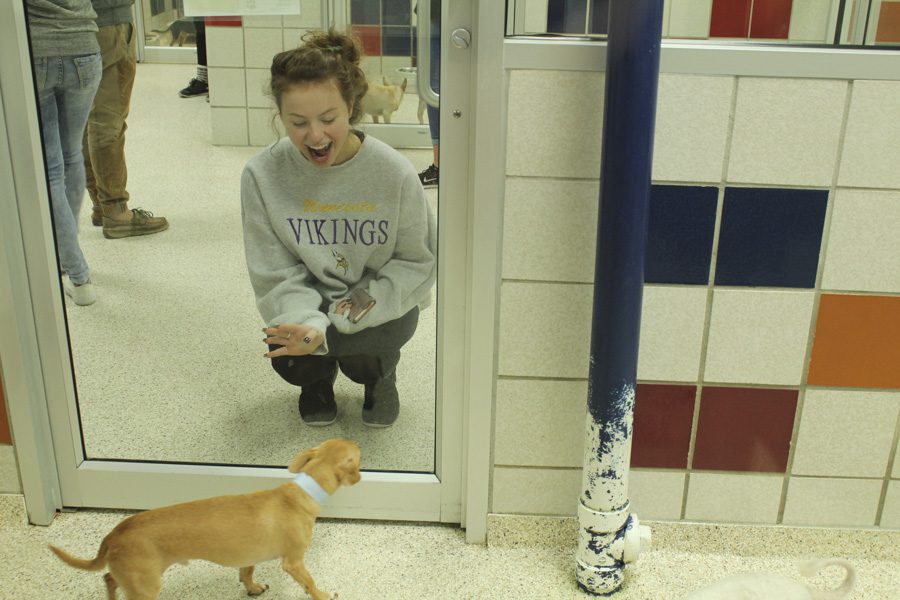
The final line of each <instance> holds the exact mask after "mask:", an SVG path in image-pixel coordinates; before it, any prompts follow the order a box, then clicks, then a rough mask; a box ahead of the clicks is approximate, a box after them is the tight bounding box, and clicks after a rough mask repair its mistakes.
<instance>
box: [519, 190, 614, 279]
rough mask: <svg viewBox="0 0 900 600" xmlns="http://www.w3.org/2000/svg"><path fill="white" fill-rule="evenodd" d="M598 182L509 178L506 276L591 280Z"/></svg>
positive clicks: (594, 252)
mask: <svg viewBox="0 0 900 600" xmlns="http://www.w3.org/2000/svg"><path fill="white" fill-rule="evenodd" d="M599 204H600V184H599V182H598V181H579V180H564V179H535V178H531V177H529V178H521V177H509V178H507V180H506V200H505V202H504V216H503V277H504V278H505V279H535V280H542V281H568V282H583V283H591V282H593V280H594V256H595V254H596V247H597V210H598V206H599Z"/></svg>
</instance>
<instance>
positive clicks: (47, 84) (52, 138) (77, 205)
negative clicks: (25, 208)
mask: <svg viewBox="0 0 900 600" xmlns="http://www.w3.org/2000/svg"><path fill="white" fill-rule="evenodd" d="M33 66H34V76H35V83H36V84H37V90H38V102H39V103H40V109H41V132H42V134H43V138H44V159H45V161H46V163H47V179H48V180H49V184H50V204H51V206H52V209H53V227H54V229H55V231H56V251H57V256H58V257H59V263H60V267H61V269H62V270H63V271H65V272H66V273H68V275H69V279H70V280H71V281H72V283H76V284H82V283H85V282H87V281H88V280H89V279H90V270H89V269H88V265H87V261H86V260H85V258H84V254H83V253H82V252H81V246H79V245H78V213H79V212H80V210H81V203H82V201H83V200H84V190H85V172H84V156H83V154H82V150H81V144H82V138H83V136H84V128H85V124H86V123H87V118H88V113H90V111H91V104H92V103H93V102H94V94H95V93H96V92H97V86H98V85H100V76H101V73H102V71H103V67H102V64H101V60H100V54H88V55H85V56H54V57H49V58H35V59H34V63H33Z"/></svg>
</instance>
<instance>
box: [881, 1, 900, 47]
mask: <svg viewBox="0 0 900 600" xmlns="http://www.w3.org/2000/svg"><path fill="white" fill-rule="evenodd" d="M875 42H876V43H879V44H885V43H886V44H896V43H900V2H882V3H881V12H880V13H878V29H877V30H876V31H875Z"/></svg>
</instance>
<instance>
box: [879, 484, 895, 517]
mask: <svg viewBox="0 0 900 600" xmlns="http://www.w3.org/2000/svg"><path fill="white" fill-rule="evenodd" d="M879 525H881V526H882V527H890V528H892V529H900V481H897V480H896V479H895V480H893V481H891V482H890V483H888V489H887V495H886V496H885V498H884V509H882V511H881V522H880V523H879Z"/></svg>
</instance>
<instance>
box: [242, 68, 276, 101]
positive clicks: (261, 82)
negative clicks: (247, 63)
mask: <svg viewBox="0 0 900 600" xmlns="http://www.w3.org/2000/svg"><path fill="white" fill-rule="evenodd" d="M246 77H247V106H252V107H254V108H271V109H272V110H275V100H274V99H273V98H272V97H271V96H269V82H270V80H271V75H270V74H269V70H268V69H247V72H246Z"/></svg>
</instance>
